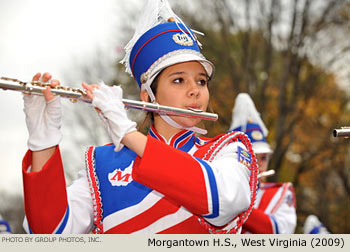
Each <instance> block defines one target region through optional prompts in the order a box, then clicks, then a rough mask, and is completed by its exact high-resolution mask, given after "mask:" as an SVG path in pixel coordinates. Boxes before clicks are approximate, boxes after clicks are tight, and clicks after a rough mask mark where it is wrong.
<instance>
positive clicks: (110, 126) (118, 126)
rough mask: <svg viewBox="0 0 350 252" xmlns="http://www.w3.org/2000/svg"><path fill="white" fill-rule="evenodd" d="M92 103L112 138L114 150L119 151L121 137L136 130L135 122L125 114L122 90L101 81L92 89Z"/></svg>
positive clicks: (121, 146)
mask: <svg viewBox="0 0 350 252" xmlns="http://www.w3.org/2000/svg"><path fill="white" fill-rule="evenodd" d="M92 93H93V96H94V97H93V100H92V105H93V106H94V107H95V108H97V109H99V110H100V111H101V113H99V115H100V118H101V119H102V121H103V122H104V126H105V128H106V129H107V131H108V135H109V136H110V137H111V138H112V141H113V143H114V145H115V149H114V150H115V151H120V150H121V149H122V148H123V145H122V144H121V143H120V142H121V140H122V139H123V137H124V136H125V135H126V134H128V133H130V132H133V131H136V123H135V122H133V121H131V120H130V119H129V118H128V117H127V114H126V110H125V107H124V104H123V102H122V98H123V90H122V89H121V88H120V87H119V86H113V87H109V86H107V85H106V84H104V83H103V82H102V83H100V85H99V88H95V89H94V90H93V92H92Z"/></svg>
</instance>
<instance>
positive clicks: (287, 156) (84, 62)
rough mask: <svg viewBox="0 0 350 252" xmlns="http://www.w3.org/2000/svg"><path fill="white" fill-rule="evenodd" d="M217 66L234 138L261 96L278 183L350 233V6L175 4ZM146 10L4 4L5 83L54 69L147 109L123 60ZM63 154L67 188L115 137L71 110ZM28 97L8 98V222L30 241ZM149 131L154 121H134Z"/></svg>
mask: <svg viewBox="0 0 350 252" xmlns="http://www.w3.org/2000/svg"><path fill="white" fill-rule="evenodd" d="M169 2H170V4H171V5H172V7H173V9H174V11H175V13H177V14H178V15H179V16H180V17H182V19H183V20H184V22H185V23H186V24H187V25H188V26H190V27H191V28H193V29H195V30H198V31H201V32H204V33H205V36H203V37H202V36H199V40H200V41H201V43H202V44H203V50H202V52H203V54H204V55H205V56H206V57H207V58H208V59H209V60H211V61H212V62H213V63H214V64H215V66H216V73H215V76H214V79H213V80H212V81H211V83H210V87H209V88H210V92H211V104H212V107H213V109H214V111H215V112H216V113H218V114H219V120H218V122H216V123H205V126H206V128H207V129H208V132H209V133H208V136H209V137H210V136H214V135H216V134H219V133H222V132H225V131H227V130H228V129H229V126H230V123H231V119H232V108H233V105H234V101H235V98H236V96H237V94H238V93H241V92H246V93H249V94H250V96H251V97H252V98H253V100H254V102H255V105H256V107H257V109H258V111H259V112H260V113H261V116H262V118H263V120H264V122H265V124H266V126H267V128H268V129H269V135H268V141H269V143H270V144H271V145H272V147H273V149H274V154H273V156H272V160H271V162H270V169H274V170H275V171H276V175H275V176H274V177H270V178H269V180H270V181H276V182H277V181H280V182H286V181H290V182H292V183H293V184H294V187H295V193H296V197H297V214H298V225H297V229H296V233H302V232H303V230H302V228H303V225H304V221H305V218H306V217H307V216H308V215H310V214H314V215H316V216H318V217H319V219H320V220H321V221H322V222H323V224H324V225H325V226H326V227H327V228H328V230H329V231H330V232H332V233H350V197H349V195H350V140H347V139H342V138H334V137H333V136H332V130H333V129H334V128H339V127H341V126H350V113H349V112H350V103H349V97H350V67H349V65H350V39H349V37H350V0H313V1H311V0H215V1H214V0H211V1H203V0H202V1H201V0H192V1H190V2H188V1H185V0H177V1H174V0H169ZM143 4H144V0H132V1H130V0H123V1H121V0H118V1H116V0H115V1H113V0H100V1H97V0H84V1H83V0H75V1H68V0H60V1H58V0H51V1H44V0H32V1H25V0H13V1H6V0H0V32H1V39H0V76H6V77H14V78H17V79H20V80H24V81H28V80H30V79H31V77H32V76H33V75H34V74H35V73H36V72H40V71H41V72H46V71H49V72H51V73H52V74H53V76H54V78H56V79H59V80H60V81H61V83H62V85H65V86H70V87H79V86H80V83H81V82H82V81H85V82H89V83H95V82H98V81H100V80H104V81H105V82H106V83H107V84H110V85H115V84H120V85H122V88H123V90H124V96H125V97H126V98H132V99H138V92H139V91H138V87H137V85H136V82H135V81H134V80H133V79H132V78H130V76H129V75H128V74H126V73H125V72H124V66H122V65H121V64H120V63H119V61H120V60H121V59H122V58H123V56H124V52H123V47H124V45H125V44H126V43H127V41H129V39H130V38H131V36H132V34H133V29H134V27H135V25H136V22H137V20H138V16H139V15H140V12H141V11H142V7H143ZM62 104H63V128H62V131H63V134H64V139H63V141H62V144H61V150H62V155H63V160H64V166H65V173H66V179H67V184H70V183H71V182H72V180H74V179H75V178H76V175H77V172H78V171H79V170H80V169H83V168H84V152H85V150H86V148H87V147H88V146H89V145H101V144H105V143H108V142H109V139H108V137H107V135H106V133H105V131H104V129H103V126H102V125H101V123H100V121H99V119H98V118H97V116H96V113H95V111H94V110H93V109H92V108H91V106H90V105H88V104H82V103H76V104H71V103H70V101H68V100H63V101H62ZM22 109H23V101H22V95H21V94H20V93H16V92H11V91H3V90H0V118H1V119H0V121H1V123H0V162H1V165H0V174H1V176H0V214H1V215H2V216H3V218H4V219H6V220H7V221H8V222H9V223H10V226H11V229H12V231H13V232H14V233H23V229H22V220H23V189H22V175H21V161H22V157H23V155H24V154H25V152H26V150H27V148H26V141H27V137H28V134H27V130H26V126H25V121H24V115H23V112H22ZM129 113H130V116H131V117H132V118H133V119H134V120H137V121H140V120H141V119H142V116H143V113H142V112H137V111H129Z"/></svg>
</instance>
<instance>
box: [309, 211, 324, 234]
mask: <svg viewBox="0 0 350 252" xmlns="http://www.w3.org/2000/svg"><path fill="white" fill-rule="evenodd" d="M303 230H304V234H329V233H330V232H329V231H328V229H327V228H326V227H325V226H324V225H323V224H322V222H321V221H320V220H319V219H318V217H317V216H316V215H313V214H310V215H308V216H307V217H306V219H305V223H304V227H303Z"/></svg>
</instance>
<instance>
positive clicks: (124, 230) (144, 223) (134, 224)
mask: <svg viewBox="0 0 350 252" xmlns="http://www.w3.org/2000/svg"><path fill="white" fill-rule="evenodd" d="M178 209H179V206H176V205H174V204H172V203H170V202H169V201H168V200H167V199H165V198H162V199H161V200H160V201H158V202H157V203H156V204H155V205H154V206H152V207H151V208H149V209H148V210H146V211H144V212H143V213H141V214H139V215H137V216H135V217H134V218H132V219H130V220H128V221H125V222H123V223H121V224H120V225H118V226H116V227H113V228H111V229H109V230H107V231H106V232H105V233H106V234H129V233H133V232H136V231H138V230H141V229H144V228H146V227H148V226H149V225H151V224H152V223H154V222H156V221H157V220H159V219H161V218H163V217H164V216H167V215H169V214H173V213H175V212H176V211H177V210H178Z"/></svg>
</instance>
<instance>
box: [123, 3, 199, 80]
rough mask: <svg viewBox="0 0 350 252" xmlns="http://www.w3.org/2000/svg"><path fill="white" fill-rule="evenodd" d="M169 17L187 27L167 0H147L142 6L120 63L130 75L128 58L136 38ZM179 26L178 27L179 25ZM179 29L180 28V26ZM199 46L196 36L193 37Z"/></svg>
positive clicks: (166, 20)
mask: <svg viewBox="0 0 350 252" xmlns="http://www.w3.org/2000/svg"><path fill="white" fill-rule="evenodd" d="M169 18H173V19H174V21H175V22H176V23H182V24H183V25H184V26H185V27H187V26H186V25H185V24H184V22H183V21H182V20H181V18H179V17H178V16H177V15H176V14H175V13H174V12H173V10H172V9H171V7H170V4H169V2H168V0H148V1H147V3H146V5H145V6H144V8H143V13H142V15H141V18H140V20H139V22H138V24H137V26H136V29H135V33H134V36H133V37H132V38H131V40H130V41H129V42H128V43H127V45H126V46H125V47H124V49H125V56H124V58H123V59H122V60H121V61H120V63H122V64H124V65H125V68H126V70H125V71H126V72H127V73H129V74H130V75H132V71H131V68H130V65H129V58H130V54H131V50H132V48H133V47H134V45H135V43H136V42H137V40H138V39H139V38H140V37H141V36H142V35H143V34H144V33H145V32H146V31H148V30H149V29H151V28H153V27H154V26H156V25H158V24H162V23H166V22H168V20H169ZM179 28H180V27H179ZM180 29H181V28H180ZM181 30H182V29H181ZM193 39H194V40H195V41H197V43H198V45H199V46H201V44H200V43H199V41H198V40H197V38H196V37H194V38H193Z"/></svg>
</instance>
